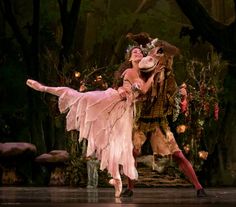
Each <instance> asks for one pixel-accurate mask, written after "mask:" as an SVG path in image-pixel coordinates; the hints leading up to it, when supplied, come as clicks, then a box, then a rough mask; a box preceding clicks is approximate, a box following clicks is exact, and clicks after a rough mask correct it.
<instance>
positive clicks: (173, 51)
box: [155, 40, 180, 56]
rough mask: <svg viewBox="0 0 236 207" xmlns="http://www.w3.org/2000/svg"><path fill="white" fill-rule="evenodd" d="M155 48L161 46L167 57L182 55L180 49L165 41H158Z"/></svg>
mask: <svg viewBox="0 0 236 207" xmlns="http://www.w3.org/2000/svg"><path fill="white" fill-rule="evenodd" d="M155 46H159V47H160V48H162V50H163V51H162V52H163V53H165V54H166V55H169V56H175V55H179V54H180V50H179V48H177V47H175V46H174V45H172V44H170V43H168V42H166V41H164V40H158V41H157V42H156V43H155Z"/></svg>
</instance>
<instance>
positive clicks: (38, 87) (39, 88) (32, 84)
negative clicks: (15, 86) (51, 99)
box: [26, 79, 46, 92]
mask: <svg viewBox="0 0 236 207" xmlns="http://www.w3.org/2000/svg"><path fill="white" fill-rule="evenodd" d="M26 85H27V86H29V87H30V88H33V89H34V90H36V91H41V92H45V91H46V87H45V86H44V85H42V84H41V83H39V82H38V81H35V80H32V79H28V80H27V81H26Z"/></svg>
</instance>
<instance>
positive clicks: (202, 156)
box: [198, 151, 208, 160]
mask: <svg viewBox="0 0 236 207" xmlns="http://www.w3.org/2000/svg"><path fill="white" fill-rule="evenodd" d="M198 156H199V158H201V159H203V160H206V159H207V157H208V152H206V151H199V152H198Z"/></svg>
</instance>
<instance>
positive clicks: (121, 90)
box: [118, 87, 127, 99]
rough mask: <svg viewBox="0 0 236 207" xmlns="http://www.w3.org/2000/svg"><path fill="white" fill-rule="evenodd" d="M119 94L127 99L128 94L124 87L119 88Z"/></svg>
mask: <svg viewBox="0 0 236 207" xmlns="http://www.w3.org/2000/svg"><path fill="white" fill-rule="evenodd" d="M118 93H119V95H120V97H121V98H122V99H126V96H127V94H126V91H125V89H123V88H122V87H120V88H118Z"/></svg>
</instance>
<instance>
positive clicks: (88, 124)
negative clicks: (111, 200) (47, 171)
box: [26, 47, 154, 197]
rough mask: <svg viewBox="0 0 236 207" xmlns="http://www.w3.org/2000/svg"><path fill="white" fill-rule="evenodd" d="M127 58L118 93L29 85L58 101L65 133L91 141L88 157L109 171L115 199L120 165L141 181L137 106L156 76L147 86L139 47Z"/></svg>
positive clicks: (119, 179)
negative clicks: (136, 147) (136, 144)
mask: <svg viewBox="0 0 236 207" xmlns="http://www.w3.org/2000/svg"><path fill="white" fill-rule="evenodd" d="M128 57H129V61H130V63H131V65H132V67H131V68H128V69H127V70H125V71H124V73H123V74H122V77H123V85H122V86H121V87H119V88H118V89H117V90H115V89H112V88H108V89H107V90H105V91H89V92H85V93H80V92H78V91H76V90H74V89H71V88H68V87H50V86H45V85H43V84H41V83H39V82H37V81H35V80H32V79H28V80H27V81H26V84H27V85H28V86H29V87H31V88H32V89H34V90H37V91H40V92H46V93H50V94H53V95H56V96H58V97H59V100H58V106H59V110H60V112H61V113H67V116H66V130H67V131H70V130H77V131H79V132H80V133H79V141H81V140H82V139H87V140H88V147H87V152H86V153H87V156H91V155H92V154H95V156H96V157H97V159H98V160H100V169H101V170H104V169H107V170H108V173H110V175H111V176H112V179H111V180H110V181H109V183H110V184H111V185H113V186H114V188H115V197H120V194H121V192H122V181H121V176H120V172H119V166H120V165H121V166H122V168H123V173H124V174H125V175H126V176H127V177H129V178H130V179H131V180H137V178H138V173H137V170H136V167H135V160H134V157H133V143H132V129H133V121H134V102H135V100H137V98H138V97H139V96H140V95H142V94H145V93H146V92H147V91H148V90H149V88H150V87H151V85H152V83H153V77H154V73H153V74H152V75H151V76H150V77H149V78H148V79H147V81H146V82H145V81H143V79H142V78H141V77H140V71H139V67H138V63H139V62H140V60H141V59H142V58H143V53H142V50H141V49H140V48H139V47H133V48H131V49H130V50H129V51H128Z"/></svg>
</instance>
